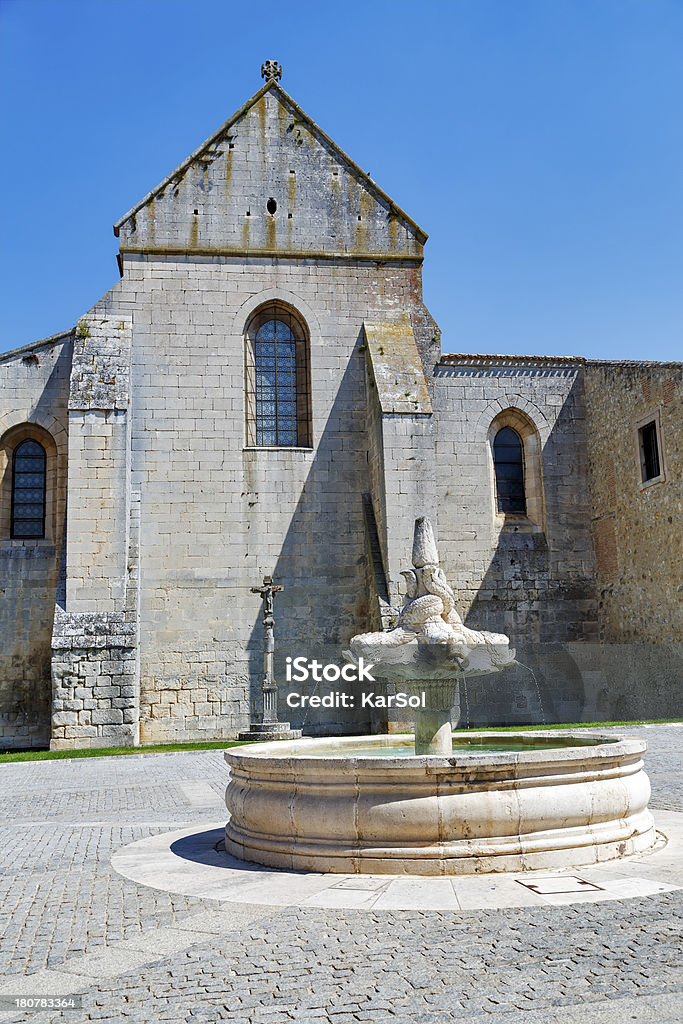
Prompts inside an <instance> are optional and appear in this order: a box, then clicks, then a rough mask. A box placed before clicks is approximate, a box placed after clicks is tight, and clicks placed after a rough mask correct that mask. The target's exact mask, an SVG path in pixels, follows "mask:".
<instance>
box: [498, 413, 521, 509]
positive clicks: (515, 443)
mask: <svg viewBox="0 0 683 1024" xmlns="http://www.w3.org/2000/svg"><path fill="white" fill-rule="evenodd" d="M493 464H494V467H495V471H496V500H497V503H498V511H499V512H505V513H508V512H509V513H517V514H519V515H526V488H525V484H524V445H523V443H522V438H521V437H520V436H519V434H518V433H517V431H516V430H515V429H514V428H513V427H503V428H502V429H501V430H499V431H498V432H497V434H496V436H495V437H494V439H493Z"/></svg>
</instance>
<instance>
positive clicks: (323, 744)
mask: <svg viewBox="0 0 683 1024" xmlns="http://www.w3.org/2000/svg"><path fill="white" fill-rule="evenodd" d="M595 742H596V741H595V737H594V736H581V737H577V736H576V735H572V736H570V737H568V738H565V737H563V736H553V737H548V736H547V735H546V736H539V737H538V738H536V737H535V736H534V735H533V733H530V734H528V735H525V736H523V737H522V736H520V734H519V733H517V734H515V735H513V736H510V738H509V739H508V738H507V737H506V736H503V735H501V734H496V735H493V736H491V737H490V738H489V737H487V736H461V735H460V734H459V733H454V735H453V757H457V756H458V755H460V754H462V755H468V756H471V755H472V754H514V753H521V752H530V751H534V750H561V749H565V748H568V747H579V746H593V745H594V744H595ZM600 742H601V743H604V742H611V740H606V739H605V737H601V738H600ZM614 742H616V740H615V741H614ZM254 753H257V751H254ZM287 756H288V757H324V758H335V757H343V758H349V757H371V758H383V757H415V750H414V739H413V737H412V736H411V735H408V734H406V735H402V736H387V737H386V739H385V740H384V739H383V738H380V737H379V736H377V737H373V738H372V742H370V743H368V742H364V739H363V738H359V739H358V740H347V739H329V740H322V739H321V740H316V741H315V747H314V748H313V747H306V748H303V749H302V750H301V752H300V753H299V752H298V751H291V750H290V751H288V752H287Z"/></svg>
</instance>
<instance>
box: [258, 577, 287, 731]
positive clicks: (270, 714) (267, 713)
mask: <svg viewBox="0 0 683 1024" xmlns="http://www.w3.org/2000/svg"><path fill="white" fill-rule="evenodd" d="M284 589H285V588H284V587H280V586H277V585H276V584H274V583H273V577H272V576H264V577H263V585H262V586H260V587H252V588H251V592H252V594H260V595H261V598H262V600H263V682H262V684H261V686H262V690H263V719H262V723H263V725H274V724H275V723H276V722H277V683H276V682H275V677H274V675H273V655H274V653H275V616H274V614H273V612H274V609H273V598H274V596H275V594H280V593H281V592H282V591H283V590H284Z"/></svg>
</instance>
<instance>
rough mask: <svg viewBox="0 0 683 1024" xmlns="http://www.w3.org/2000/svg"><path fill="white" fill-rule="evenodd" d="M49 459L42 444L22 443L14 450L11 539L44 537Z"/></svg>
mask: <svg viewBox="0 0 683 1024" xmlns="http://www.w3.org/2000/svg"><path fill="white" fill-rule="evenodd" d="M46 468H47V457H46V454H45V449H44V448H43V446H42V444H39V443H38V442H37V441H22V442H21V444H18V445H17V447H16V448H15V449H14V457H13V467H12V537H13V538H16V539H21V538H36V537H38V538H40V537H44V536H45V484H46Z"/></svg>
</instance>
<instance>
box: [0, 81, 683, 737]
mask: <svg viewBox="0 0 683 1024" xmlns="http://www.w3.org/2000/svg"><path fill="white" fill-rule="evenodd" d="M263 74H264V77H265V84H264V85H263V87H262V88H261V89H260V91H259V92H257V93H256V95H255V96H253V97H252V98H251V99H250V100H249V101H248V102H247V103H246V104H245V105H244V106H243V107H242V108H241V109H240V110H239V111H238V112H237V113H236V114H235V115H234V116H233V117H231V118H230V120H229V121H227V122H226V123H225V124H224V125H223V126H222V127H221V128H220V129H219V130H218V131H217V132H216V134H215V135H213V136H212V137H211V138H210V139H209V140H208V141H207V142H206V143H204V145H202V146H201V147H200V148H199V149H198V150H197V151H196V152H195V153H193V154H192V155H191V156H190V157H188V158H187V160H186V161H185V162H184V163H183V164H181V165H180V167H178V168H177V169H176V170H174V171H173V172H172V173H171V174H170V175H169V176H168V177H167V178H166V179H165V180H164V181H163V182H162V183H161V184H160V185H159V186H158V187H156V188H155V189H153V191H151V192H149V193H148V194H147V195H146V196H145V197H144V198H143V199H141V200H140V202H139V203H137V204H136V206H135V207H133V209H132V210H130V211H129V212H128V213H126V214H125V216H123V217H122V218H121V220H120V221H119V222H118V223H117V224H116V225H115V228H114V231H115V234H116V236H117V237H118V239H119V242H120V250H119V255H118V264H119V271H120V280H119V281H118V283H117V284H115V286H114V287H113V288H112V289H111V291H110V292H108V293H107V294H106V295H105V296H104V298H103V299H101V300H100V301H99V302H97V303H96V304H95V305H94V306H93V307H92V309H90V310H89V311H88V312H87V313H85V314H84V316H83V317H82V318H81V319H80V320H79V322H78V324H77V325H76V326H75V327H74V329H73V330H71V331H68V332H67V333H65V334H62V335H57V336H54V337H50V338H47V339H45V340H43V341H38V342H36V343H35V344H32V345H29V346H26V347H24V348H19V349H16V350H14V351H11V352H8V353H6V354H5V355H1V356H0V487H1V490H0V641H1V642H0V744H1V745H3V746H5V747H29V746H40V745H45V746H46V745H48V744H51V745H52V747H53V748H57V749H59V748H68V747H82V746H112V745H121V744H124V745H128V744H137V743H157V742H164V741H170V740H188V741H189V740H200V739H221V738H227V737H234V736H235V735H236V733H237V732H238V731H239V730H241V729H245V728H246V727H247V726H248V723H249V720H250V715H251V712H252V710H254V702H255V701H256V700H257V697H258V692H257V691H258V686H259V681H260V671H261V644H262V633H261V623H260V611H261V609H260V602H259V599H258V597H257V596H256V597H255V596H254V595H253V594H252V593H251V592H250V588H251V587H252V586H254V585H257V584H259V583H260V581H261V579H262V577H263V575H264V574H271V575H272V576H273V577H274V578H275V580H276V582H278V583H280V584H283V585H284V587H285V590H284V592H283V593H282V594H281V595H279V596H278V599H277V604H276V621H277V638H278V644H279V649H280V650H281V651H283V652H284V651H286V652H287V653H296V654H300V653H301V654H307V653H308V652H309V651H315V650H316V649H321V650H322V649H323V648H324V649H326V650H331V649H338V650H339V651H341V650H342V648H343V645H344V644H346V643H347V642H348V640H349V638H350V637H351V636H352V635H353V634H354V633H358V632H361V631H364V630H367V629H373V628H380V627H381V625H382V624H387V623H389V622H390V620H391V608H392V607H394V608H395V607H397V606H399V605H400V600H401V598H400V585H401V581H402V578H401V575H400V572H401V570H402V569H405V568H407V567H408V565H409V557H410V549H411V538H412V529H413V521H414V519H415V517H416V516H419V515H428V516H430V517H431V519H432V521H433V523H434V524H435V529H436V533H437V537H438V543H439V550H440V556H441V561H442V565H443V567H444V569H445V571H446V574H447V576H448V578H449V581H450V583H451V585H452V586H453V588H454V590H455V592H456V595H457V598H458V601H459V611H460V613H461V615H462V616H463V618H464V619H465V620H466V622H467V624H468V625H472V626H475V627H484V626H485V627H487V628H489V629H493V630H497V631H501V632H505V633H507V634H509V635H510V636H511V637H512V638H513V643H514V644H515V646H516V647H517V648H518V650H519V651H520V652H524V660H525V662H526V665H527V666H528V672H527V675H526V676H524V673H522V672H521V670H520V673H517V674H516V675H515V674H514V673H513V675H512V676H511V678H510V680H509V681H508V682H506V683H502V682H497V683H496V684H495V685H493V686H490V685H488V684H487V683H486V681H482V683H481V685H477V686H474V688H473V690H472V692H470V693H469V694H468V695H467V705H468V706H467V715H468V724H481V723H484V722H493V723H504V722H518V721H524V720H530V719H531V720H534V719H535V720H538V718H537V715H536V710H535V704H534V701H535V699H536V697H535V696H534V691H533V688H532V686H531V683H530V682H529V680H530V679H531V680H535V684H537V685H538V687H539V689H538V696H539V698H540V697H541V695H542V698H543V699H542V703H543V709H542V716H543V718H544V719H545V720H546V721H548V722H552V721H560V720H563V719H564V720H573V721H576V720H583V721H594V720H600V719H602V720H609V719H616V718H620V719H623V718H644V717H648V718H649V717H666V716H670V715H671V716H673V715H676V714H678V715H680V714H681V713H682V712H683V699H682V692H683V686H682V676H683V568H682V565H683V541H682V537H683V413H682V410H683V364H681V363H676V364H670V363H652V362H639V363H634V362H621V363H619V362H596V361H593V360H590V359H583V358H575V357H572V358H566V359H563V358H555V357H529V358H525V357H520V356H496V355H453V354H447V355H446V354H443V353H442V345H441V335H440V331H439V328H438V326H437V324H436V323H435V321H434V319H433V317H432V316H431V314H430V312H429V310H428V309H427V308H426V306H425V304H424V302H423V297H422V263H423V258H424V249H425V243H426V242H427V234H426V233H425V232H424V231H423V230H422V228H421V227H419V226H418V225H417V224H416V223H415V221H413V220H412V219H411V217H410V216H409V215H408V214H406V213H404V212H403V210H401V209H400V208H399V207H398V206H397V205H396V203H395V202H394V201H393V200H392V199H391V198H390V197H389V196H388V195H387V194H386V193H385V192H383V191H382V189H381V188H380V186H379V185H377V184H376V183H375V182H374V181H373V180H372V179H371V178H370V177H369V176H368V175H367V174H365V173H364V172H363V171H362V170H361V169H360V167H359V166H358V165H357V164H356V163H354V162H353V160H352V159H351V158H349V157H348V156H347V155H346V154H345V153H343V152H342V151H341V150H340V149H339V147H338V146H337V145H336V144H335V143H334V142H333V141H332V139H331V138H330V137H329V136H328V135H326V134H325V132H324V131H323V130H322V129H321V128H319V127H318V125H317V124H315V123H314V122H313V121H312V120H311V119H310V118H309V117H308V115H307V114H306V113H305V112H304V111H303V110H302V109H301V108H300V107H299V106H298V104H297V103H296V102H295V101H294V100H293V99H292V98H291V97H290V96H289V95H288V94H287V93H286V92H285V91H284V90H283V88H282V86H281V84H280V76H281V72H280V68H279V66H278V65H277V64H275V62H267V63H266V65H264V68H263ZM454 273H457V268H454ZM446 340H448V339H446ZM643 348H644V350H646V348H647V339H643ZM284 717H287V718H290V719H292V721H293V724H297V723H296V722H295V715H293V714H292V713H291V712H288V713H286V715H285V716H284ZM298 724H301V723H298ZM304 724H305V723H304ZM309 724H310V728H311V731H316V729H318V730H321V729H323V728H324V723H321V722H317V723H316V722H315V721H313V720H312V721H311V722H310V723H309ZM369 726H370V727H373V728H374V727H381V723H380V725H379V726H378V725H377V723H369ZM328 727H330V728H336V727H343V723H341V725H339V723H336V724H335V723H334V722H333V723H331V724H330V723H328ZM364 727H368V724H367V723H366V724H364Z"/></svg>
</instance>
